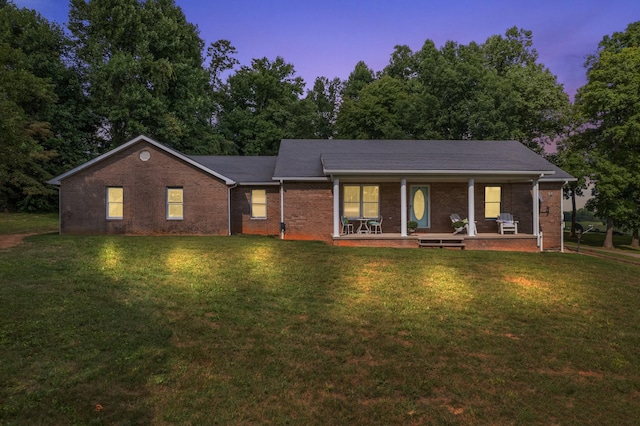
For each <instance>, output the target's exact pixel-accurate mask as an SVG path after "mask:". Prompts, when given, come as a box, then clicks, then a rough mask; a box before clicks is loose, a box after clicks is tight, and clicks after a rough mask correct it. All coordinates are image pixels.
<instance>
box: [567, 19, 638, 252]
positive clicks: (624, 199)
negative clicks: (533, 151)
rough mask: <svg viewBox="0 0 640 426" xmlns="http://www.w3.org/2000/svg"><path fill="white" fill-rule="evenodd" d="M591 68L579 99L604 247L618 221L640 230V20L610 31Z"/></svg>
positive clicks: (590, 62) (609, 244) (589, 64)
mask: <svg viewBox="0 0 640 426" xmlns="http://www.w3.org/2000/svg"><path fill="white" fill-rule="evenodd" d="M586 67H587V83H586V84H585V85H584V86H583V87H581V88H580V89H579V90H578V94H577V96H576V104H577V106H578V108H579V109H580V111H581V112H582V113H583V114H584V116H585V118H586V119H587V120H588V123H589V127H588V128H587V129H586V130H585V138H587V140H588V141H589V153H590V154H589V155H590V162H591V164H592V178H593V181H594V182H595V187H594V190H593V195H594V198H593V199H592V201H591V206H592V208H594V209H595V211H596V212H597V213H598V215H599V216H600V217H603V218H606V219H607V234H606V237H605V241H604V247H607V248H613V227H614V225H617V226H621V227H625V228H628V229H629V228H631V229H632V230H634V231H635V232H634V233H635V234H637V228H638V224H639V223H640V220H639V217H638V216H640V204H638V202H637V200H639V199H640V195H639V193H640V186H639V185H638V181H637V176H638V175H640V108H639V107H638V106H639V105H640V73H639V72H638V70H639V69H640V22H635V23H632V24H630V25H629V26H628V27H627V29H626V31H624V32H616V33H614V34H613V35H612V36H605V37H604V38H603V39H602V41H601V42H600V44H599V45H598V50H597V52H596V53H595V54H594V55H592V56H590V57H589V59H588V60H587V63H586Z"/></svg>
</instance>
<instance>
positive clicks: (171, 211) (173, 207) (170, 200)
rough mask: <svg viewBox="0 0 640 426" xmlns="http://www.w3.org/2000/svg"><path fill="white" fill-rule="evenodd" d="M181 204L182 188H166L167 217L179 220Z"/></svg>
mask: <svg viewBox="0 0 640 426" xmlns="http://www.w3.org/2000/svg"><path fill="white" fill-rule="evenodd" d="M183 204H184V203H183V198H182V188H167V219H169V220H181V219H182V218H183V207H184V206H183Z"/></svg>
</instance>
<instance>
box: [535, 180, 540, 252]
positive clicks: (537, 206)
mask: <svg viewBox="0 0 640 426" xmlns="http://www.w3.org/2000/svg"><path fill="white" fill-rule="evenodd" d="M533 235H535V236H536V237H538V247H540V190H539V185H538V179H534V180H533Z"/></svg>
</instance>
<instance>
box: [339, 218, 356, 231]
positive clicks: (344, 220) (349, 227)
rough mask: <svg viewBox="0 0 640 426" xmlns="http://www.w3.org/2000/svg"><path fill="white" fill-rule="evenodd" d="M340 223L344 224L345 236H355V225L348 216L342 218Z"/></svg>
mask: <svg viewBox="0 0 640 426" xmlns="http://www.w3.org/2000/svg"><path fill="white" fill-rule="evenodd" d="M340 222H342V233H343V234H353V224H352V223H351V222H349V219H347V217H346V216H342V217H341V218H340Z"/></svg>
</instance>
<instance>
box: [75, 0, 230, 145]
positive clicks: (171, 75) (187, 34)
mask: <svg viewBox="0 0 640 426" xmlns="http://www.w3.org/2000/svg"><path fill="white" fill-rule="evenodd" d="M69 28H70V30H71V32H72V35H73V37H74V42H75V51H76V58H77V61H78V64H79V69H80V70H81V71H82V75H83V78H84V81H85V83H86V87H87V90H88V92H89V94H90V96H91V105H92V108H93V110H94V111H95V112H96V114H98V116H99V117H100V119H101V134H102V135H103V136H104V144H105V148H112V147H115V146H118V145H120V144H122V143H124V142H125V141H127V140H129V139H131V138H132V137H135V136H137V135H138V134H141V133H143V134H147V135H149V136H151V137H154V138H157V139H159V140H160V141H163V142H165V143H168V144H170V145H172V146H173V147H175V148H177V149H179V150H181V151H183V152H186V153H194V154H196V153H215V152H219V151H220V150H221V149H222V148H221V147H220V140H219V139H218V138H216V137H215V135H214V133H213V132H212V131H211V117H212V116H213V114H214V105H213V97H212V94H211V86H210V75H209V72H208V71H207V70H205V69H204V67H203V55H202V52H203V47H204V43H203V41H202V40H201V39H200V37H199V35H198V30H197V28H196V26H194V25H193V24H190V23H188V22H187V21H186V18H185V16H184V13H183V12H182V10H181V9H180V8H179V7H177V6H176V5H175V3H174V1H173V0H145V1H139V0H71V8H70V11H69Z"/></svg>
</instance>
